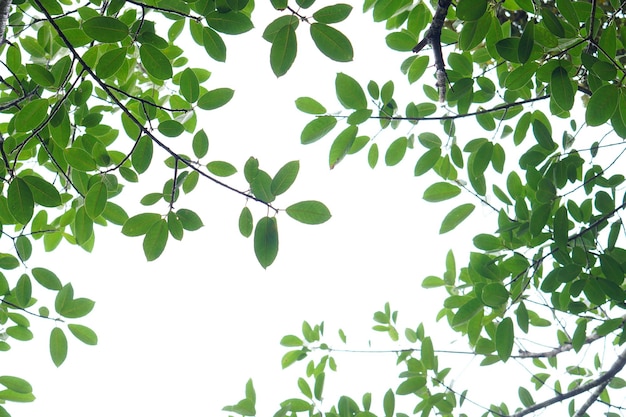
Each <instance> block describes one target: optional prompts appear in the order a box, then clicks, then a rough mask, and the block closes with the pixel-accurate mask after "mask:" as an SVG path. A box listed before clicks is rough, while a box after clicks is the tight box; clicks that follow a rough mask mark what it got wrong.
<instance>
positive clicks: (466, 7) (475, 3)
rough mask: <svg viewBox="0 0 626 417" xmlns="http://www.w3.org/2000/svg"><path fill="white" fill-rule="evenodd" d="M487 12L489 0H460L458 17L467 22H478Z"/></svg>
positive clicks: (457, 11)
mask: <svg viewBox="0 0 626 417" xmlns="http://www.w3.org/2000/svg"><path fill="white" fill-rule="evenodd" d="M486 10H487V0H460V1H459V2H458V4H457V6H456V16H457V17H458V18H459V19H461V20H465V21H471V20H478V19H480V18H481V17H482V15H483V14H484V13H485V11H486Z"/></svg>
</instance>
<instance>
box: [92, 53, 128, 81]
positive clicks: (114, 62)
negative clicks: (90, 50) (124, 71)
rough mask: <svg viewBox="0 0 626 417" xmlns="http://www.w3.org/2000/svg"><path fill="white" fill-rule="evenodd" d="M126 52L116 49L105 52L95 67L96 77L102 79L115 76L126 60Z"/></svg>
mask: <svg viewBox="0 0 626 417" xmlns="http://www.w3.org/2000/svg"><path fill="white" fill-rule="evenodd" d="M126 52H127V49H126V48H117V49H113V50H111V51H107V52H105V53H104V55H102V56H101V57H100V59H99V60H98V65H96V75H97V76H98V77H100V78H102V79H106V78H109V77H111V76H113V75H115V74H116V73H117V72H118V71H119V70H120V68H121V67H122V65H123V64H124V61H125V60H126Z"/></svg>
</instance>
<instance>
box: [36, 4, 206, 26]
mask: <svg viewBox="0 0 626 417" xmlns="http://www.w3.org/2000/svg"><path fill="white" fill-rule="evenodd" d="M126 3H131V4H134V5H135V6H139V7H141V8H142V9H143V8H146V9H151V10H155V11H157V12H161V13H171V14H175V15H177V16H182V17H186V18H188V19H192V20H195V21H196V22H200V21H201V20H202V19H203V17H202V16H193V15H190V14H187V13H183V12H181V11H179V10H174V9H168V8H165V7H158V6H151V5H149V4H146V3H142V2H139V1H135V0H126ZM46 18H47V16H46Z"/></svg>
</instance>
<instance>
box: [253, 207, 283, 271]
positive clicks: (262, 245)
mask: <svg viewBox="0 0 626 417" xmlns="http://www.w3.org/2000/svg"><path fill="white" fill-rule="evenodd" d="M254 253H255V255H256V258H257V260H258V261H259V263H260V264H261V266H262V267H263V268H264V269H267V267H268V266H270V265H271V264H272V263H273V262H274V260H275V259H276V255H277V254H278V226H277V223H276V218H274V217H263V218H262V219H261V220H259V221H258V223H257V225H256V228H255V229H254Z"/></svg>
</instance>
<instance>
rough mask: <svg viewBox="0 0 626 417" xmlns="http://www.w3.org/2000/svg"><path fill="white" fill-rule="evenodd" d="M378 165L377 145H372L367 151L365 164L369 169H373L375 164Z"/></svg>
mask: <svg viewBox="0 0 626 417" xmlns="http://www.w3.org/2000/svg"><path fill="white" fill-rule="evenodd" d="M377 163H378V144H377V143H372V146H370V149H369V151H368V152H367V164H368V165H369V166H370V168H372V169H374V167H375V166H376V164H377Z"/></svg>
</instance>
